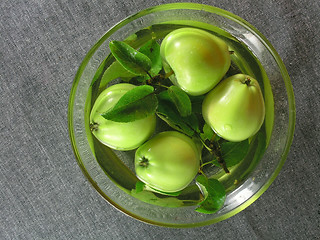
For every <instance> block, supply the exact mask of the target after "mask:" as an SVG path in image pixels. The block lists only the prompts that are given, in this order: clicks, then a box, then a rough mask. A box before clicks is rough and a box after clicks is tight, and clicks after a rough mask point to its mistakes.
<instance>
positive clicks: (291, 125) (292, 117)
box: [68, 3, 296, 228]
mask: <svg viewBox="0 0 320 240" xmlns="http://www.w3.org/2000/svg"><path fill="white" fill-rule="evenodd" d="M173 9H187V10H203V11H206V12H210V13H214V14H217V15H221V16H223V17H226V18H228V19H230V20H232V21H234V22H237V23H238V24H240V25H241V26H243V27H245V28H246V29H248V30H250V31H251V32H252V33H254V34H255V36H256V37H257V38H259V39H260V40H261V42H263V43H264V46H265V47H266V48H267V49H268V51H269V52H270V53H271V55H272V56H273V58H274V60H275V61H276V63H277V65H278V67H279V70H280V73H281V76H282V78H283V81H284V83H285V87H286V92H287V100H288V107H289V113H288V117H289V122H288V130H287V138H286V142H285V146H284V150H283V152H282V155H281V160H280V162H279V163H278V165H277V167H276V169H275V171H274V172H273V173H272V174H271V176H270V178H269V179H268V181H267V182H265V183H264V184H263V185H262V187H261V188H260V189H259V190H258V191H257V192H256V193H255V194H254V195H253V196H252V197H251V198H249V199H248V200H247V201H246V202H244V203H243V204H242V205H240V206H238V207H236V208H235V209H233V210H232V211H230V212H228V213H226V214H224V215H222V216H219V217H217V218H214V219H210V220H206V221H203V222H198V223H194V224H189V223H188V224H172V223H163V222H157V221H153V220H149V219H145V218H143V217H141V216H139V215H137V214H134V213H131V212H130V211H128V210H126V209H125V208H123V207H121V206H120V205H118V204H117V203H115V202H114V201H113V200H112V199H110V198H109V197H108V196H107V195H106V194H105V193H104V192H103V191H102V190H101V189H100V188H99V186H98V185H97V184H96V182H95V181H94V180H93V179H92V178H91V176H90V175H89V174H88V172H87V171H86V168H85V166H84V165H83V164H82V160H81V157H80V154H79V152H78V147H77V145H76V142H75V137H74V126H73V106H74V97H75V94H76V90H77V86H78V83H79V80H80V78H81V75H82V73H83V71H84V69H85V67H86V65H87V64H88V62H89V60H90V58H91V57H92V55H93V54H94V53H95V51H96V50H97V49H98V48H99V46H100V45H101V44H102V43H103V42H104V41H105V40H106V39H107V38H108V37H109V36H111V35H112V34H113V33H114V32H116V31H117V30H118V29H120V28H121V27H122V26H124V25H126V24H127V23H129V22H131V21H132V20H135V19H138V18H139V17H142V16H145V15H148V14H150V13H153V12H157V11H166V10H173ZM295 121H296V109H295V98H294V92H293V87H292V84H291V80H290V77H289V74H288V72H287V69H286V67H285V65H284V63H283V62H282V60H281V57H280V55H279V54H278V53H277V51H276V50H275V48H274V47H273V46H272V45H271V43H270V42H269V41H268V39H267V38H266V37H265V36H264V35H263V34H262V33H261V32H260V31H258V30H257V29H256V28H255V27H254V26H253V25H251V24H250V23H249V22H247V21H246V20H244V19H242V18H241V17H239V16H237V15H235V14H233V13H231V12H229V11H226V10H224V9H221V8H218V7H214V6H211V5H205V4H199V3H167V4H161V5H157V6H153V7H150V8H146V9H144V10H141V11H139V12H137V13H135V14H132V15H130V16H128V17H126V18H124V19H123V20H121V21H119V22H118V23H116V24H115V25H114V26H113V27H111V28H110V29H109V30H108V31H107V32H106V33H105V34H104V35H102V36H101V37H100V39H99V40H98V41H96V43H95V44H94V45H93V46H92V47H91V49H90V50H89V51H88V53H87V54H86V55H85V57H84V59H83V60H82V62H81V64H80V66H79V68H78V70H77V72H76V75H75V77H74V80H73V83H72V86H71V91H70V95H69V102H68V130H69V138H70V141H71V145H72V150H73V152H74V155H75V158H76V160H77V163H78V165H79V167H80V169H81V170H82V172H83V174H84V175H85V177H86V178H87V180H89V182H90V183H91V184H92V186H93V187H94V188H95V189H96V191H97V192H98V193H99V194H100V195H101V196H102V198H103V199H104V200H106V201H107V202H108V203H109V204H111V206H113V207H115V208H116V209H118V210H120V211H121V212H123V213H125V214H126V215H128V216H130V217H132V218H134V219H137V220H140V221H142V222H144V223H149V224H152V225H158V226H162V227H172V228H190V227H200V226H206V225H210V224H213V223H217V222H220V221H222V220H225V219H227V218H230V217H232V216H234V215H235V214H237V213H239V212H241V211H242V210H244V209H245V208H247V207H248V206H250V205H251V204H252V203H253V202H254V201H256V200H257V199H258V198H259V197H260V196H261V195H262V194H263V193H264V192H265V191H266V190H267V189H268V188H269V186H270V185H271V184H272V182H273V181H274V180H275V178H276V177H277V175H278V174H279V173H280V171H281V168H282V167H283V165H284V163H285V161H286V158H287V156H288V154H289V150H290V146H291V144H292V141H293V136H294V129H295Z"/></svg>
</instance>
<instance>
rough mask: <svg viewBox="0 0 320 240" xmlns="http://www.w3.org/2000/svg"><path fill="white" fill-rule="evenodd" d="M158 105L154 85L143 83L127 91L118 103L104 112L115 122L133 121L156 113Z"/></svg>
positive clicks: (104, 114) (106, 117) (107, 117)
mask: <svg viewBox="0 0 320 240" xmlns="http://www.w3.org/2000/svg"><path fill="white" fill-rule="evenodd" d="M157 106H158V100H157V97H156V96H155V94H154V89H153V87H151V86H149V85H141V86H138V87H135V88H133V89H132V90H130V91H128V92H127V93H125V94H124V95H123V96H122V97H121V98H120V99H119V101H118V102H117V103H116V105H115V106H114V107H113V108H112V109H111V110H109V111H107V112H105V113H103V114H102V116H103V117H104V118H105V119H108V120H111V121H115V122H133V121H135V120H139V119H142V118H146V117H148V116H150V115H151V114H154V113H155V111H156V109H157Z"/></svg>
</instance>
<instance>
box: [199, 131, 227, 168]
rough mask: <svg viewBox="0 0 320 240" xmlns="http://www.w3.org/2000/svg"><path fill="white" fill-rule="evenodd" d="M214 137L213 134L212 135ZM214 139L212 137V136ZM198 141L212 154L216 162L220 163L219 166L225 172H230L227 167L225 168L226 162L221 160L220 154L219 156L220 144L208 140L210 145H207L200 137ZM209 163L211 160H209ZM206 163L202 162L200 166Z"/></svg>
mask: <svg viewBox="0 0 320 240" xmlns="http://www.w3.org/2000/svg"><path fill="white" fill-rule="evenodd" d="M214 137H215V136H214ZM213 139H214V138H213ZM200 141H201V142H202V144H203V146H204V147H205V148H206V149H207V150H208V151H209V153H210V154H212V155H213V156H214V157H215V158H216V159H217V161H218V163H219V164H220V166H221V167H222V168H223V170H224V171H225V172H226V173H230V171H229V169H228V168H227V165H226V162H225V161H224V160H223V158H222V156H221V149H220V145H219V144H218V143H215V142H213V141H211V142H210V145H209V146H208V145H207V144H206V143H205V142H204V141H203V140H202V139H201V138H200ZM209 163H211V162H209ZM207 164H208V163H204V164H202V165H201V168H202V167H203V166H205V165H207Z"/></svg>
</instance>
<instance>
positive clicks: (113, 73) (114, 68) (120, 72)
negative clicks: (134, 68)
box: [100, 61, 137, 88]
mask: <svg viewBox="0 0 320 240" xmlns="http://www.w3.org/2000/svg"><path fill="white" fill-rule="evenodd" d="M135 76H137V75H136V74H134V73H132V72H129V71H128V70H127V69H125V68H124V67H123V66H122V65H121V64H120V63H119V62H118V61H115V62H113V63H112V64H111V65H110V66H109V67H108V68H107V69H106V70H105V71H104V73H103V75H102V78H101V83H100V86H101V88H103V87H105V86H107V84H108V83H109V82H111V81H112V80H114V79H117V78H132V77H135Z"/></svg>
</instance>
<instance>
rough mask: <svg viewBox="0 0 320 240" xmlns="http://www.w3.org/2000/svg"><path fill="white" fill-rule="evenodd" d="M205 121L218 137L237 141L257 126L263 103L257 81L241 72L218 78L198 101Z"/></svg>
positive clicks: (263, 109) (262, 116)
mask: <svg viewBox="0 0 320 240" xmlns="http://www.w3.org/2000/svg"><path fill="white" fill-rule="evenodd" d="M202 114H203V118H204V120H205V122H206V123H207V124H208V125H209V126H210V127H211V128H212V129H213V130H214V131H215V132H216V134H218V135H219V136H220V137H222V138H224V139H226V140H229V141H233V142H238V141H242V140H245V139H247V138H249V137H251V136H253V135H254V134H255V133H257V132H258V130H259V129H260V128H261V125H262V123H263V121H264V117H265V104H264V99H263V96H262V92H261V89H260V86H259V83H258V82H257V80H255V79H254V78H252V77H250V76H248V75H245V74H236V75H233V76H231V77H229V78H226V79H224V80H222V81H221V82H220V83H219V84H218V85H217V86H216V87H215V88H214V89H213V90H211V91H210V92H209V93H208V94H207V95H206V97H205V99H204V100H203V103H202Z"/></svg>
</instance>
